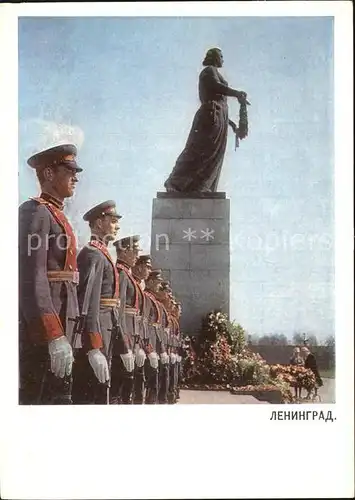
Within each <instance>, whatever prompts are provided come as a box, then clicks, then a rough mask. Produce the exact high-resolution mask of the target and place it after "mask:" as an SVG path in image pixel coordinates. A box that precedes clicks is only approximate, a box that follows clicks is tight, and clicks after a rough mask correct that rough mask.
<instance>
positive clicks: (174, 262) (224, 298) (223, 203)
mask: <svg viewBox="0 0 355 500" xmlns="http://www.w3.org/2000/svg"><path fill="white" fill-rule="evenodd" d="M163 194H164V195H169V196H161V197H159V193H158V196H157V198H155V199H154V200H153V212H152V233H151V234H152V240H151V255H152V260H153V266H154V267H157V268H161V269H162V271H163V275H164V277H165V278H166V279H168V280H169V281H170V282H171V286H172V289H173V293H174V295H176V297H178V299H179V300H181V302H182V309H183V313H182V318H181V327H182V330H183V332H184V333H186V334H197V333H198V330H199V329H200V326H201V319H202V317H203V316H205V315H206V314H207V313H209V312H210V311H212V310H213V309H219V310H222V311H223V312H225V313H227V314H228V315H229V272H230V255H229V254H230V252H229V226H230V222H229V217H230V215H229V200H228V199H226V197H225V193H208V194H209V195H211V194H213V195H215V194H217V195H220V196H218V197H207V196H206V197H198V198H197V197H196V198H191V197H184V198H182V197H181V196H171V195H172V194H174V195H175V194H176V193H163Z"/></svg>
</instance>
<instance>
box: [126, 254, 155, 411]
mask: <svg viewBox="0 0 355 500" xmlns="http://www.w3.org/2000/svg"><path fill="white" fill-rule="evenodd" d="M151 270H152V262H151V257H150V255H140V256H139V257H138V259H137V261H136V264H135V266H134V267H133V268H132V274H133V277H134V279H135V280H136V283H137V286H138V291H139V300H138V307H139V314H138V315H137V319H138V324H139V330H140V339H141V340H140V342H141V347H142V348H143V349H144V352H145V354H146V356H147V359H146V360H145V363H144V365H143V366H142V367H140V368H138V367H137V368H136V371H135V380H134V398H133V402H134V403H135V404H142V403H143V401H144V390H145V382H146V380H147V377H151V376H152V375H151V372H152V371H153V372H154V371H156V369H157V368H158V356H157V353H156V350H155V349H153V346H152V344H151V343H150V341H149V333H148V319H149V309H150V303H149V301H148V298H147V296H146V294H145V291H144V290H145V281H146V280H147V278H148V276H149V274H150V272H151ZM149 368H150V369H149Z"/></svg>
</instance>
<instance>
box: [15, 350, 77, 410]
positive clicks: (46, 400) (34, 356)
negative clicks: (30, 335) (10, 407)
mask: <svg viewBox="0 0 355 500" xmlns="http://www.w3.org/2000/svg"><path fill="white" fill-rule="evenodd" d="M19 369H20V370H19V371H20V374H19V375H20V387H19V404H20V405H67V404H72V397H71V392H72V376H69V377H68V376H65V377H64V378H59V377H56V376H55V375H54V374H53V373H52V372H51V361H50V356H49V353H48V344H45V345H35V344H31V345H26V346H24V345H22V346H21V348H20V353H19Z"/></svg>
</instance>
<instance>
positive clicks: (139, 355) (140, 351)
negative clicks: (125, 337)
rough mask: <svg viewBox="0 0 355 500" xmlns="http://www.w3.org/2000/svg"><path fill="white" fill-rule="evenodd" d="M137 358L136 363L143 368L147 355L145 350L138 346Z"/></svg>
mask: <svg viewBox="0 0 355 500" xmlns="http://www.w3.org/2000/svg"><path fill="white" fill-rule="evenodd" d="M135 358H136V365H137V366H138V367H139V368H141V367H142V366H143V365H144V361H145V360H146V359H147V356H146V354H145V352H144V351H143V349H141V348H140V347H138V348H137V349H136V353H135Z"/></svg>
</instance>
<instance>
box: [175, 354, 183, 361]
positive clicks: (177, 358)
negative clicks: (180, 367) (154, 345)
mask: <svg viewBox="0 0 355 500" xmlns="http://www.w3.org/2000/svg"><path fill="white" fill-rule="evenodd" d="M181 360H182V358H181V356H179V355H178V354H177V355H176V361H177V363H181Z"/></svg>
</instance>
